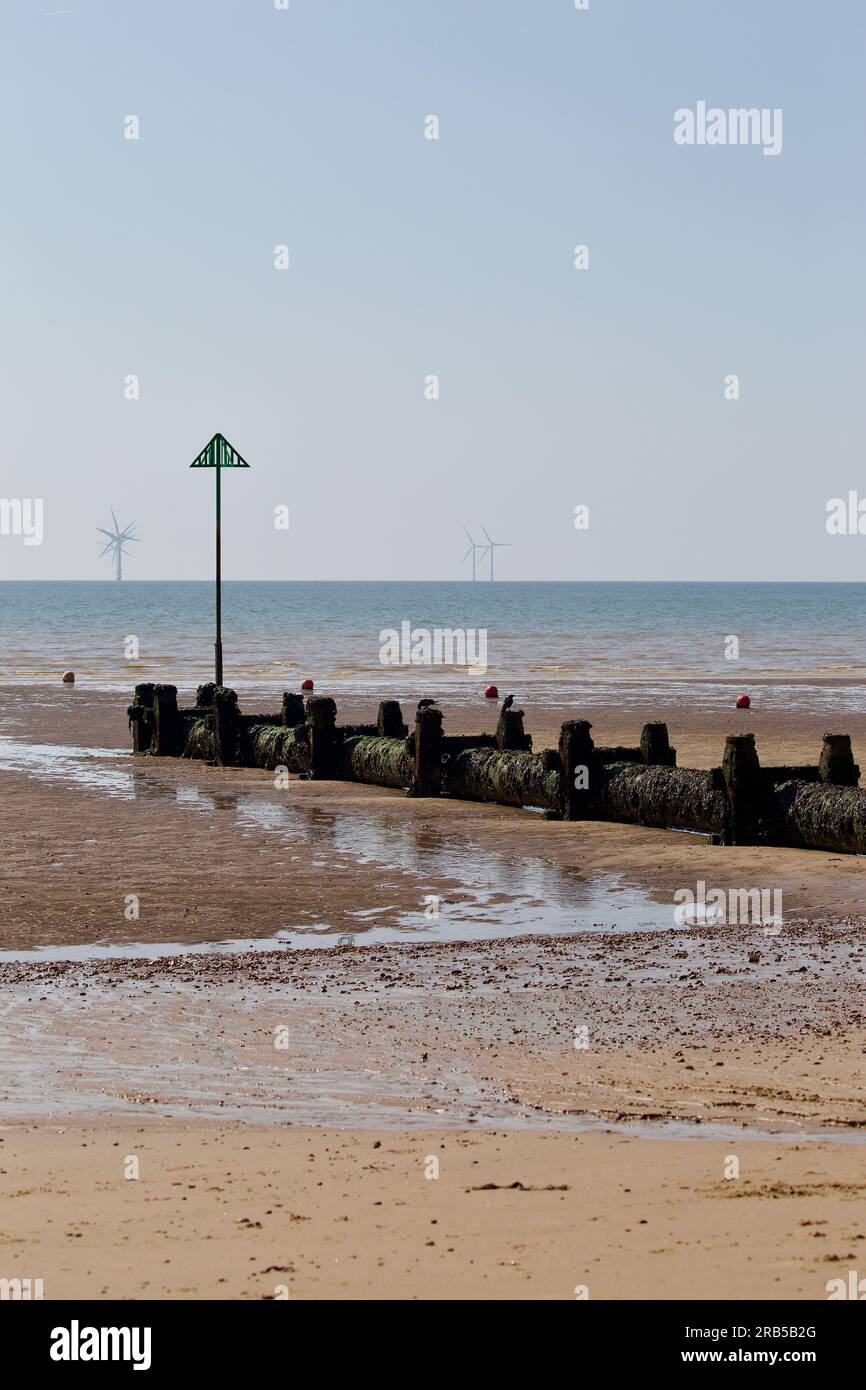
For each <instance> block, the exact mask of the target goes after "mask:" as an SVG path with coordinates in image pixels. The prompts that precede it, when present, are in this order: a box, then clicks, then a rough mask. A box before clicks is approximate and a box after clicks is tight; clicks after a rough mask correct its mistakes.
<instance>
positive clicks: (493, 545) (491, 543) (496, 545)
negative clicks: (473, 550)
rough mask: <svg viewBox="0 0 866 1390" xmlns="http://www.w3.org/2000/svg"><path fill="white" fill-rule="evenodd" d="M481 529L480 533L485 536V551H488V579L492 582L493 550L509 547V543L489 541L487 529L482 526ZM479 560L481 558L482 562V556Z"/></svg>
mask: <svg viewBox="0 0 866 1390" xmlns="http://www.w3.org/2000/svg"><path fill="white" fill-rule="evenodd" d="M481 529H482V531H483V532H484V534H485V536H487V549H488V550H489V551H490V578H491V580H492V579H493V552H494V550H501V549H502V547H503V546H510V545H511V541H494V540H491V539H490V536H489V534H488V532H487V528H486V527H485V526H482V527H481ZM481 558H482V560H483V559H484V556H483V555H482V557H481Z"/></svg>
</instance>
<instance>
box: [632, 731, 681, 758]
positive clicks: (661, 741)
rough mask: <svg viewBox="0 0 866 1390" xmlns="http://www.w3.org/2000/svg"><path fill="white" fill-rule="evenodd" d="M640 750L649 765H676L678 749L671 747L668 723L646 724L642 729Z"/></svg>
mask: <svg viewBox="0 0 866 1390" xmlns="http://www.w3.org/2000/svg"><path fill="white" fill-rule="evenodd" d="M640 752H641V757H642V758H643V761H644V762H645V763H646V765H647V767H654V766H659V767H674V766H675V765H676V761H677V751H676V749H675V748H671V745H670V740H669V739H668V726H667V724H661V723H658V722H654V723H652V724H644V726H643V728H642V729H641V731H640Z"/></svg>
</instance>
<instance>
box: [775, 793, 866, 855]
mask: <svg viewBox="0 0 866 1390" xmlns="http://www.w3.org/2000/svg"><path fill="white" fill-rule="evenodd" d="M764 810H765V815H764V829H765V833H766V838H767V839H768V840H769V841H770V843H771V844H776V845H788V846H790V847H792V848H795V849H796V848H800V849H826V850H832V851H834V852H835V853H837V854H866V791H862V790H861V789H860V788H859V787H839V786H833V785H832V784H830V783H827V782H782V783H781V784H780V785H778V786H775V787H774V788H773V790H772V792H771V793H770V795H769V796H768V798H767V800H766V802H765V807H764Z"/></svg>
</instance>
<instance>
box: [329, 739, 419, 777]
mask: <svg viewBox="0 0 866 1390" xmlns="http://www.w3.org/2000/svg"><path fill="white" fill-rule="evenodd" d="M414 765H415V759H414V741H413V740H412V739H410V738H379V737H378V735H370V734H357V735H355V736H354V737H351V738H347V739H344V741H343V743H342V744H341V746H340V748H339V750H338V776H340V777H346V778H348V779H349V781H352V782H369V783H371V784H372V785H373V786H377V787H408V786H409V784H410V783H411V781H412V777H413V773H414Z"/></svg>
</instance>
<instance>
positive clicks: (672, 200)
mask: <svg viewBox="0 0 866 1390" xmlns="http://www.w3.org/2000/svg"><path fill="white" fill-rule="evenodd" d="M278 2H279V0H278ZM61 3H62V0H60V3H58V0H39V3H23V0H2V3H0V119H2V127H3V138H2V140H0V180H2V183H0V186H2V190H3V209H4V211H3V216H2V219H0V315H2V331H0V354H2V361H0V407H2V433H3V453H4V458H3V469H2V478H0V496H2V497H5V498H6V499H16V498H17V499H26V498H29V499H32V500H35V499H41V501H42V504H43V514H44V522H43V529H44V534H43V538H42V542H41V544H31V545H26V544H25V543H24V537H22V536H21V535H20V534H19V535H15V534H8V535H0V578H2V579H55V578H70V579H101V578H104V579H110V578H111V575H112V569H111V565H110V561H109V558H108V557H102V558H101V557H100V554H99V537H98V535H97V530H96V528H97V527H98V526H106V525H108V524H109V520H110V516H109V508H110V507H114V508H115V511H116V512H117V515H118V518H119V520H120V523H121V525H126V524H127V523H129V522H131V521H135V522H136V523H137V527H138V533H139V535H140V536H141V542H140V544H139V545H138V546H136V547H134V548H133V550H134V553H133V554H132V555H131V556H130V558H129V560H128V562H127V564H126V569H125V573H126V576H127V577H128V578H131V579H133V578H140V579H157V578H166V579H172V578H174V579H199V578H207V577H209V576H210V575H211V573H212V565H213V476H214V475H213V473H212V472H205V471H203V470H192V471H190V469H189V467H188V465H189V464H190V463H191V462H192V460H193V458H194V457H195V456H196V455H197V454H198V452H199V451H200V449H201V448H202V447H203V446H204V444H206V442H207V441H208V439H209V438H210V437H211V436H212V435H213V433H214V432H215V431H217V430H219V431H221V432H222V433H223V434H225V435H226V436H227V438H228V439H229V440H230V441H231V442H232V444H234V445H235V447H236V448H237V449H238V450H239V451H240V453H241V454H242V455H243V457H244V458H245V459H247V460H248V462H249V463H250V465H251V467H250V469H249V471H246V470H244V471H237V472H231V473H229V472H226V473H224V474H223V569H224V574H225V576H226V577H228V578H236V579H455V578H460V577H461V576H463V577H465V578H467V579H468V578H469V577H470V569H469V565H468V563H466V564H464V563H462V560H463V555H464V552H465V550H466V548H467V541H466V538H465V535H464V531H463V527H464V526H468V527H469V528H470V530H471V531H472V533H473V535H474V536H475V537H476V538H477V539H478V540H481V539H482V537H481V535H480V531H479V525H480V523H483V524H484V525H485V526H486V527H487V529H488V531H489V533H490V534H491V535H492V536H493V538H494V539H495V540H498V541H503V542H509V543H510V546H509V548H507V549H503V550H500V551H498V552H497V554H496V565H497V575H498V576H499V577H501V578H503V579H576V580H580V579H594V580H599V579H614V580H615V579H624V580H625V579H628V580H633V579H656V580H665V579H682V580H688V579H705V580H726V579H777V580H791V579H825V580H827V579H840V580H845V579H847V580H850V579H863V578H866V535H864V536H860V535H841V536H840V535H829V534H828V532H827V528H826V519H827V503H828V502H829V501H830V499H832V498H835V497H847V495H848V493H849V492H850V491H852V490H853V491H858V490H859V491H860V492H861V493H862V496H863V497H864V499H866V467H864V433H866V431H864V418H863V390H862V382H861V378H862V373H863V365H864V364H863V357H864V352H863V324H864V310H866V303H864V299H866V295H864V271H863V256H864V251H863V248H864V232H866V225H864V224H866V192H864V178H863V171H864V144H866V142H864V134H866V131H864V110H866V108H864V104H863V101H862V96H861V92H862V63H863V54H864V52H866V6H864V5H863V4H862V0H814V3H813V2H812V0H725V3H724V4H720V3H718V2H717V0H657V2H655V3H654V0H589V6H588V8H585V9H581V10H578V9H577V8H576V6H575V3H574V0H289V7H288V8H287V9H286V8H277V6H276V5H275V4H274V3H273V0H182V3H181V0H171V3H165V2H164V0H155V2H151V3H141V0H136V3H131V2H130V0H104V3H89V2H88V0H67V5H66V6H65V7H63V8H61V7H60V4H61ZM52 4H57V8H56V9H55V8H52ZM702 101H703V102H706V104H707V106H708V107H710V108H713V107H718V108H721V109H723V110H725V111H727V110H728V109H729V108H734V107H756V108H759V109H764V108H766V109H767V110H769V111H773V110H776V109H780V110H781V112H782V126H781V129H782V134H783V140H782V149H781V151H780V153H778V154H777V155H765V154H764V151H763V149H762V148H761V147H760V146H755V145H735V144H728V145H724V146H720V145H710V144H703V145H698V144H693V145H681V144H677V143H676V142H675V140H674V130H675V119H674V113H675V112H676V111H678V110H681V109H684V108H689V109H692V110H697V104H698V103H699V102H702ZM131 117H132V118H134V121H130V118H131ZM430 117H436V119H437V121H438V139H429V138H427V135H428V134H429V133H431V131H432V129H433V123H431V121H430V119H429V118H430ZM136 123H137V130H136V128H135V127H136ZM130 133H135V134H137V136H138V138H137V139H130V138H127V136H128V135H129V134H130ZM576 246H586V247H588V260H589V264H588V268H585V269H576V268H575V264H574V262H575V247H576ZM278 247H285V248H287V257H288V269H282V268H278V266H277V264H275V262H276V261H278V260H279V259H280V256H281V255H282V258H283V259H285V256H286V253H279V252H277V251H276V250H275V248H278ZM731 376H736V377H737V378H738V386H739V397H738V398H737V399H730V398H728V397H729V396H730V395H731V392H732V390H733V388H732V386H731V384H730V382H728V383H727V385H726V379H727V378H729V377H731ZM432 377H435V378H438V399H429V398H428V397H429V396H430V395H431V389H432V388H431V386H430V378H432ZM130 378H135V379H137V396H138V398H137V399H136V398H135V393H136V383H135V382H131V381H130ZM130 395H131V396H132V398H129V397H130ZM578 506H582V507H587V508H588V521H589V524H588V527H586V528H585V529H577V528H576V527H575V524H574V522H575V508H576V507H578ZM285 507H287V508H288V509H289V513H288V514H289V519H290V524H289V526H288V529H281V528H278V527H277V526H276V525H275V520H276V517H277V513H276V511H275V509H277V508H285ZM864 510H866V509H864ZM864 525H866V522H864ZM12 529H14V527H13V528H12Z"/></svg>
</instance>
